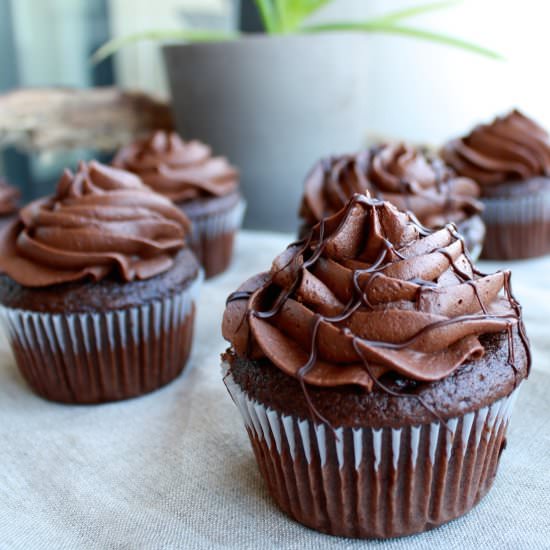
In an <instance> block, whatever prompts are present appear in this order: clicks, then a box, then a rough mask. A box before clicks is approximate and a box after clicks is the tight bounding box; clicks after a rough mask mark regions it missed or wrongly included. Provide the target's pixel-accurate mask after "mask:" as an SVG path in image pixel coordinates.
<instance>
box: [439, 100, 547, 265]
mask: <svg viewBox="0 0 550 550" xmlns="http://www.w3.org/2000/svg"><path fill="white" fill-rule="evenodd" d="M442 156H443V158H444V159H445V160H446V162H447V163H448V164H450V165H451V166H452V167H453V168H454V169H455V170H456V171H457V172H458V173H459V174H461V175H463V176H465V177H470V178H473V179H475V180H476V181H477V182H478V183H479V184H480V187H481V194H482V196H481V200H482V201H483V204H484V205H485V209H484V212H483V219H484V221H485V225H486V226H487V236H486V240H485V246H484V248H483V252H482V257H483V258H485V259H491V260H515V259H523V258H532V257H535V256H541V255H544V254H548V253H550V136H549V135H548V133H547V132H546V131H545V130H544V129H543V128H541V127H540V126H539V125H538V124H537V123H536V122H534V121H533V120H531V119H529V118H527V117H526V116H524V115H523V114H521V113H520V112H519V111H516V110H515V111H512V112H511V113H510V114H508V115H506V116H503V117H499V118H496V119H495V120H494V121H493V122H492V123H491V124H482V125H480V126H477V127H476V128H474V129H473V130H472V132H471V133H470V134H468V135H467V136H466V137H463V138H460V139H454V140H452V141H450V142H449V143H447V144H446V145H445V146H444V148H443V150H442Z"/></svg>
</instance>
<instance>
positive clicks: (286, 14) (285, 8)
mask: <svg viewBox="0 0 550 550" xmlns="http://www.w3.org/2000/svg"><path fill="white" fill-rule="evenodd" d="M331 1H332V0H255V3H256V7H257V8H258V11H259V12H260V17H261V19H262V22H263V24H264V27H265V29H266V30H267V32H268V33H270V34H289V33H292V32H297V31H298V30H299V29H300V27H301V25H302V24H303V22H304V21H305V20H306V19H307V17H309V16H310V15H311V14H312V13H314V12H315V11H317V10H319V9H320V8H322V7H323V6H324V5H326V4H328V3H329V2H331Z"/></svg>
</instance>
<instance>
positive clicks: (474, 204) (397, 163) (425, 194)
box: [300, 143, 485, 258]
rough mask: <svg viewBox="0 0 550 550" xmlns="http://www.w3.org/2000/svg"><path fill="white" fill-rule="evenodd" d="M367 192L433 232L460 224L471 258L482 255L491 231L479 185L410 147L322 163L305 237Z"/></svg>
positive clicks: (309, 188)
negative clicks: (409, 214) (486, 224)
mask: <svg viewBox="0 0 550 550" xmlns="http://www.w3.org/2000/svg"><path fill="white" fill-rule="evenodd" d="M366 190H368V191H369V193H370V194H371V195H372V196H375V197H378V198H380V199H383V200H388V201H390V202H391V203H393V204H394V205H395V206H397V208H399V209H400V210H409V211H411V212H412V213H413V214H414V215H415V216H416V217H417V218H418V220H419V221H420V222H421V223H422V224H423V225H425V226H426V227H428V228H439V227H443V226H444V225H445V224H447V223H449V222H452V223H455V224H456V225H457V226H458V229H459V231H460V232H461V233H462V234H463V235H464V238H465V240H466V246H467V247H468V249H469V250H470V253H471V255H472V256H473V257H474V258H477V256H479V253H480V251H481V246H482V243H483V238H484V235H485V227H484V225H483V222H482V221H481V217H480V216H479V213H480V212H481V210H482V208H483V207H482V205H481V203H480V202H479V201H478V200H477V198H478V196H479V187H478V185H477V184H476V183H475V182H474V181H473V180H471V179H469V178H464V177H457V176H456V174H455V173H454V172H453V170H452V169H450V168H449V167H448V166H446V165H445V163H444V162H443V161H442V160H441V159H440V158H438V157H437V156H435V155H432V154H430V153H428V151H427V150H425V149H419V148H414V147H412V146H410V145H406V144H404V143H392V144H385V145H378V146H375V147H372V148H371V149H369V150H366V151H362V152H360V153H359V154H357V155H344V156H339V157H330V158H326V159H323V160H321V161H320V162H318V163H317V164H316V165H315V166H314V168H313V169H312V171H311V172H310V174H309V175H308V177H307V178H306V182H305V190H304V197H303V200H302V205H301V208H300V217H301V218H302V220H303V228H302V233H301V234H302V235H303V234H306V233H307V231H308V230H309V229H310V228H311V227H312V226H313V225H315V224H316V223H317V222H319V221H321V219H322V218H323V217H326V216H329V215H332V214H335V213H336V212H338V210H340V209H341V208H342V207H343V206H344V205H345V204H346V202H347V201H348V199H349V198H350V197H351V196H352V195H353V194H354V193H364V192H365V191H366Z"/></svg>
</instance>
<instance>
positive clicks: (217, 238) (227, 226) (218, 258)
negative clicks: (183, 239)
mask: <svg viewBox="0 0 550 550" xmlns="http://www.w3.org/2000/svg"><path fill="white" fill-rule="evenodd" d="M245 210H246V202H245V201H244V200H243V199H241V200H239V202H237V203H236V204H235V205H233V206H231V207H230V208H229V209H227V210H225V211H222V212H218V213H215V214H212V213H209V214H205V215H203V216H189V218H190V219H191V221H192V223H193V229H192V232H191V235H190V237H189V246H190V247H191V249H192V250H193V252H194V253H195V255H196V256H197V258H198V260H199V261H200V263H201V265H202V266H203V268H204V271H205V275H206V278H207V279H208V278H210V277H213V276H214V275H218V274H219V273H221V272H223V271H225V270H226V269H227V267H228V266H229V264H230V263H231V259H232V257H233V243H234V236H235V233H236V231H237V230H238V229H239V228H240V227H241V224H242V221H243V217H244V213H245Z"/></svg>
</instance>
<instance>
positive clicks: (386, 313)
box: [223, 194, 529, 395]
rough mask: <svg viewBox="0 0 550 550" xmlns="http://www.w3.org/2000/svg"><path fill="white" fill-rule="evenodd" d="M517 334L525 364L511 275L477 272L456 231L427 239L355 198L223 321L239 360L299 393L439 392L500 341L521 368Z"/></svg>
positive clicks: (248, 286) (233, 300)
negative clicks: (489, 339) (261, 362)
mask: <svg viewBox="0 0 550 550" xmlns="http://www.w3.org/2000/svg"><path fill="white" fill-rule="evenodd" d="M514 330H517V331H518V332H519V334H520V337H521V339H522V342H523V344H524V345H525V350H526V353H527V354H528V353H529V348H528V341H527V338H526V336H525V332H524V328H523V322H522V319H521V309H520V306H519V304H518V303H517V301H516V300H515V299H514V297H513V295H512V293H511V289H510V272H508V271H506V272H497V273H494V274H490V275H484V274H482V273H480V272H479V271H477V270H476V269H475V267H474V266H473V265H472V262H471V260H470V258H469V256H468V254H467V252H465V249H464V243H463V241H462V238H461V237H460V235H459V234H458V233H457V232H456V229H455V226H454V225H453V224H449V225H447V226H446V227H445V228H443V229H440V230H438V231H435V232H432V231H429V230H427V229H426V228H424V227H423V226H422V225H421V224H420V223H419V222H418V220H417V219H416V218H415V217H414V215H412V214H410V213H407V214H405V213H402V212H399V211H398V210H397V209H396V208H395V207H394V206H393V205H391V204H390V203H388V202H384V201H381V200H379V199H374V198H370V197H368V196H366V195H359V194H356V195H354V196H353V197H352V198H351V199H350V201H349V202H348V204H347V205H346V206H345V207H344V208H343V209H342V210H341V211H340V212H338V213H337V214H335V215H334V216H332V217H330V218H327V219H325V220H323V221H322V222H321V223H319V224H318V225H317V226H315V228H314V229H313V231H312V232H311V234H310V235H309V237H308V238H307V239H306V240H303V241H300V242H297V243H293V244H291V245H290V246H289V247H288V249H287V250H286V251H285V252H283V253H282V254H281V255H280V256H278V257H277V258H276V259H275V261H274V262H273V266H272V268H271V271H270V272H268V273H263V274H260V275H257V276H256V277H253V278H251V279H249V280H248V281H247V282H246V283H245V284H244V285H243V286H242V287H241V288H240V289H239V290H238V291H237V292H235V293H234V294H232V295H231V296H230V297H229V298H228V300H227V307H226V310H225V315H224V320H223V335H224V338H225V339H226V340H228V341H229V342H230V343H231V344H232V347H233V350H234V352H235V354H236V355H237V356H241V357H248V358H250V359H261V358H267V359H269V360H270V361H271V362H272V363H273V364H274V365H275V366H276V367H278V368H279V369H281V370H282V371H283V372H285V373H286V374H288V375H289V376H292V377H294V378H296V379H298V380H299V381H300V382H301V384H302V387H303V388H304V391H305V383H307V384H311V385H314V386H321V387H337V386H342V385H348V384H351V385H358V386H360V387H362V388H364V390H366V391H371V390H372V389H373V387H374V386H375V385H377V386H378V387H381V388H386V387H385V386H384V385H383V384H382V382H381V381H380V379H381V378H382V377H383V376H384V375H385V374H387V373H394V374H395V375H397V376H398V377H401V378H404V379H409V380H414V381H418V382H428V383H429V382H435V381H437V380H440V379H442V378H445V377H447V376H449V375H450V374H451V373H453V372H454V371H455V370H456V369H458V368H459V367H460V366H461V365H462V364H464V363H465V362H467V361H470V360H475V359H477V358H480V357H481V356H482V355H483V354H484V352H485V350H484V347H483V346H482V344H481V343H480V340H479V336H481V335H486V334H490V333H497V332H505V331H506V332H507V333H508V343H509V363H510V365H511V367H512V368H514V350H513V346H514V338H513V334H514V332H513V331H514ZM514 371H515V368H514ZM386 389H387V388H386ZM306 395H307V394H306Z"/></svg>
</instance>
